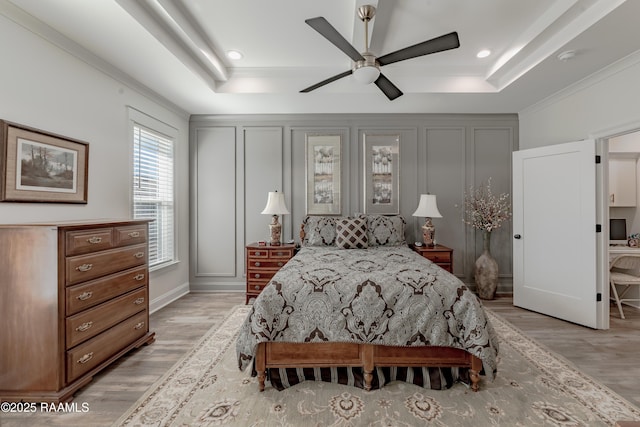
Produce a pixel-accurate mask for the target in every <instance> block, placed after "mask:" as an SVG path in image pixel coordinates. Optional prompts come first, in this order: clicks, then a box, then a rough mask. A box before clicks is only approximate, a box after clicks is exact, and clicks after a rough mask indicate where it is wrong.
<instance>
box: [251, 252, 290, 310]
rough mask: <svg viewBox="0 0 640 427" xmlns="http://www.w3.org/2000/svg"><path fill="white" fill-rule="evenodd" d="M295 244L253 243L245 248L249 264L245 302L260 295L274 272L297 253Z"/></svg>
mask: <svg viewBox="0 0 640 427" xmlns="http://www.w3.org/2000/svg"><path fill="white" fill-rule="evenodd" d="M295 249H296V246H295V245H280V246H271V245H266V246H261V245H259V244H257V243H251V244H249V245H247V246H246V248H245V255H246V266H247V290H246V299H245V304H247V303H248V302H249V300H250V299H251V298H255V297H257V296H258V295H260V292H262V290H263V289H264V287H265V286H267V283H269V281H270V280H271V278H272V277H273V275H274V274H276V273H277V272H278V270H280V267H282V266H283V265H285V264H286V263H287V261H289V260H290V259H291V257H292V256H293V255H294V253H295Z"/></svg>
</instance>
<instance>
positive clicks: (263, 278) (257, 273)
mask: <svg viewBox="0 0 640 427" xmlns="http://www.w3.org/2000/svg"><path fill="white" fill-rule="evenodd" d="M277 272H278V270H277V269H274V270H262V269H261V270H248V271H247V280H257V281H260V282H268V281H269V280H271V278H272V277H273V276H274V275H275V274H276V273H277Z"/></svg>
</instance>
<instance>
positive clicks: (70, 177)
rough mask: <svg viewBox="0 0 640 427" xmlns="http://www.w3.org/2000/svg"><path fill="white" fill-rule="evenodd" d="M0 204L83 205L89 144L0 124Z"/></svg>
mask: <svg viewBox="0 0 640 427" xmlns="http://www.w3.org/2000/svg"><path fill="white" fill-rule="evenodd" d="M0 132H1V135H0V156H1V157H0V201H4V202H44V203H87V181H88V165H89V144H87V143H86V142H82V141H77V140H74V139H70V138H66V137H63V136H59V135H54V134H52V133H48V132H43V131H41V130H37V129H32V128H29V127H26V126H22V125H18V124H15V123H10V122H6V121H2V120H0Z"/></svg>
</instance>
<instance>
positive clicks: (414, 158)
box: [190, 114, 518, 292]
mask: <svg viewBox="0 0 640 427" xmlns="http://www.w3.org/2000/svg"><path fill="white" fill-rule="evenodd" d="M307 134H339V135H341V136H342V153H341V160H342V162H341V165H342V171H341V172H342V175H341V206H342V212H341V214H342V215H345V216H346V215H352V214H354V213H357V212H364V211H365V209H364V201H363V198H364V194H363V193H364V190H363V189H364V186H363V177H364V165H363V135H365V134H374V135H381V134H390V135H400V214H402V215H403V216H404V218H405V219H406V221H407V235H406V237H407V241H409V242H412V241H415V240H420V238H421V234H420V226H421V225H422V223H423V221H424V219H423V218H414V217H412V216H411V214H412V213H413V211H414V210H415V209H416V207H417V204H418V199H419V196H420V194H422V193H427V192H428V193H431V194H436V195H437V200H438V208H439V210H440V212H441V213H442V216H443V218H437V219H434V220H433V222H434V225H435V226H436V239H437V241H438V242H439V243H441V244H443V245H445V246H449V247H451V248H453V249H454V273H455V274H456V275H457V276H458V277H460V278H461V279H462V280H464V281H465V282H467V283H469V284H471V285H472V283H473V263H474V261H475V259H476V258H477V257H478V256H479V255H480V253H481V250H482V239H481V233H479V232H475V231H474V230H473V229H471V228H470V227H468V226H466V225H464V224H463V222H462V215H463V206H464V193H465V191H468V190H469V187H470V186H477V185H479V184H481V183H483V182H485V181H486V180H487V179H488V178H489V177H492V187H493V190H494V192H495V193H502V192H507V193H511V153H512V152H513V151H515V150H517V149H518V119H517V116H516V115H513V114H503V115H495V114H492V115H433V114H415V115H414V114H397V115H375V114H366V115H326V114H324V115H320V114H319V115H265V116H262V115H261V116H251V115H246V116H215V115H206V116H192V117H191V121H190V156H191V198H190V200H191V202H190V207H191V260H192V265H191V277H190V284H191V290H195V291H209V290H211V291H217V290H243V289H244V262H245V260H244V246H245V244H247V243H251V242H253V241H256V240H268V239H267V236H268V224H269V220H270V219H269V218H268V217H267V216H265V215H261V214H260V212H261V211H262V209H264V206H265V204H266V201H267V193H268V192H269V191H273V190H278V191H283V192H284V193H285V197H286V200H287V206H288V207H289V210H290V212H291V215H285V216H284V218H283V219H282V223H283V239H285V240H288V239H292V238H295V240H296V241H299V237H298V233H299V227H300V223H301V221H302V219H303V218H304V216H305V215H306V165H305V159H306V157H305V152H306V142H305V141H306V135H307ZM492 253H493V254H494V256H495V257H496V258H497V260H498V263H499V266H500V282H501V283H500V287H499V289H498V291H499V292H511V289H512V285H511V283H512V281H511V277H512V262H511V254H512V251H511V223H510V222H509V223H508V224H507V225H506V226H505V227H503V228H501V229H499V230H498V231H497V232H495V233H494V234H493V237H492Z"/></svg>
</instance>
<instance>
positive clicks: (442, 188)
mask: <svg viewBox="0 0 640 427" xmlns="http://www.w3.org/2000/svg"><path fill="white" fill-rule="evenodd" d="M465 139H466V133H465V128H463V127H452V128H427V129H426V130H425V143H426V159H425V161H424V162H423V163H421V167H423V168H424V169H425V173H426V185H425V186H424V187H423V188H422V189H421V191H423V192H424V193H430V194H435V195H436V200H437V202H438V210H439V211H440V213H441V214H442V218H434V219H433V225H434V226H435V227H436V236H435V237H436V242H438V243H440V244H442V245H445V246H448V247H450V248H452V249H453V273H454V274H456V275H458V276H464V275H465V272H466V271H467V268H466V260H465V257H464V253H465V227H466V226H465V225H464V223H463V222H462V212H463V208H464V190H465V173H466V169H465V168H464V166H463V165H464V164H465V147H466V142H465ZM418 219H419V225H420V226H422V224H423V223H424V218H418ZM418 235H419V233H418Z"/></svg>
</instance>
